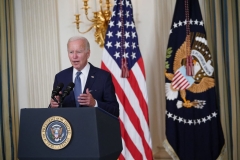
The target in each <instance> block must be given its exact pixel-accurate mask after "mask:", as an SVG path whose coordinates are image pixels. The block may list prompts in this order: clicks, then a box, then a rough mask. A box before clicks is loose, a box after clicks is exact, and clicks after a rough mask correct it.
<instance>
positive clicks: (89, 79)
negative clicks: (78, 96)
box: [83, 63, 97, 93]
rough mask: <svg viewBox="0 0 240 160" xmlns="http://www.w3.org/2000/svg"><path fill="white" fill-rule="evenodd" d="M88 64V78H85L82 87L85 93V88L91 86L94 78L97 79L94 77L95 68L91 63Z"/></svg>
mask: <svg viewBox="0 0 240 160" xmlns="http://www.w3.org/2000/svg"><path fill="white" fill-rule="evenodd" d="M89 64H90V70H89V73H88V78H87V82H86V85H85V87H84V91H83V92H84V93H86V89H87V88H89V89H90V88H91V86H92V84H93V83H94V81H95V79H97V77H96V71H97V70H96V68H95V67H94V66H93V65H92V64H91V63H89Z"/></svg>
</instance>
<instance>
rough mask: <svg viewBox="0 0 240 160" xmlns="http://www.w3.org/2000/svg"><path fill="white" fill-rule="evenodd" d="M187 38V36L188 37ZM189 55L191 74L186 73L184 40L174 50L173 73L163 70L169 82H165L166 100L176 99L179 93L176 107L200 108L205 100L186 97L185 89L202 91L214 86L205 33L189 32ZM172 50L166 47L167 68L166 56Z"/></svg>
mask: <svg viewBox="0 0 240 160" xmlns="http://www.w3.org/2000/svg"><path fill="white" fill-rule="evenodd" d="M188 38H189V37H188ZM191 42H192V48H191V57H192V61H193V76H188V75H187V74H186V61H187V60H186V58H187V54H186V48H187V46H186V45H187V43H186V41H185V42H184V43H183V44H182V45H181V47H180V48H179V49H178V50H177V51H176V54H175V57H174V62H173V73H167V72H165V76H166V78H167V79H168V80H169V81H171V83H165V89H166V98H167V100H175V99H177V97H178V95H179V93H180V97H181V99H182V101H181V100H178V101H177V104H176V106H177V108H182V107H185V108H192V107H194V108H198V109H202V108H203V107H204V105H205V104H206V101H205V100H198V99H187V98H186V94H187V92H186V90H187V91H189V92H192V93H202V92H205V91H207V90H208V89H210V88H213V87H214V86H215V82H214V78H213V72H214V68H213V66H212V60H211V59H212V57H211V54H210V51H209V48H208V46H207V40H206V38H205V34H202V33H196V34H195V35H194V36H193V33H192V34H191ZM171 53H172V50H171V48H168V50H167V57H166V69H168V68H169V63H168V58H170V57H171Z"/></svg>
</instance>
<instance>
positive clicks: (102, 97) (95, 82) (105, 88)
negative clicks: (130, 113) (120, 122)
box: [53, 63, 119, 117]
mask: <svg viewBox="0 0 240 160" xmlns="http://www.w3.org/2000/svg"><path fill="white" fill-rule="evenodd" d="M89 64H90V70H89V74H88V77H87V81H86V85H85V88H84V91H83V93H86V89H87V88H88V89H89V90H92V91H91V94H92V96H93V98H94V99H96V101H97V103H98V107H100V108H102V109H104V110H105V111H107V112H109V113H111V114H113V115H115V116H116V117H118V116H119V105H118V102H117V99H116V95H115V88H114V85H113V82H112V77H111V74H110V73H109V72H107V71H104V70H102V69H99V68H97V67H94V66H93V65H92V64H91V63H89ZM72 74H73V67H70V68H67V69H65V70H63V71H61V72H59V73H58V74H56V75H55V80H54V84H53V88H55V87H56V86H57V85H58V84H59V83H63V84H64V87H63V89H62V91H64V90H65V88H66V87H67V86H68V84H69V83H70V82H72V81H73V80H72V78H73V75H72ZM62 107H76V103H75V98H74V92H73V91H72V92H70V94H69V95H68V96H66V97H65V99H64V100H63V103H62ZM81 107H84V106H81Z"/></svg>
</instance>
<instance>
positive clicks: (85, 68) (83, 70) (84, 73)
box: [73, 63, 90, 77]
mask: <svg viewBox="0 0 240 160" xmlns="http://www.w3.org/2000/svg"><path fill="white" fill-rule="evenodd" d="M89 70H90V64H89V63H87V65H86V66H85V67H84V68H83V69H82V70H81V72H82V74H83V75H85V76H87V75H88V73H89ZM77 72H78V70H77V69H76V68H73V76H74V77H75V76H76V73H77Z"/></svg>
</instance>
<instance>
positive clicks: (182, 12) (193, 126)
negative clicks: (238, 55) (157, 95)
mask: <svg viewBox="0 0 240 160" xmlns="http://www.w3.org/2000/svg"><path fill="white" fill-rule="evenodd" d="M169 34H170V35H169V42H168V47H167V54H166V62H165V68H166V69H165V89H166V140H165V141H164V147H165V148H166V150H167V151H168V153H169V154H170V155H171V156H172V158H173V159H181V160H216V159H218V158H219V157H220V156H221V153H223V148H224V136H223V132H222V128H221V123H220V114H219V109H218V106H217V98H216V90H215V87H216V86H215V85H216V84H215V77H214V67H213V61H212V55H211V53H210V51H209V48H208V43H207V38H206V32H205V29H204V22H203V19H202V15H201V10H200V6H199V2H198V0H177V2H176V6H175V11H174V16H173V21H172V25H171V29H170V33H169Z"/></svg>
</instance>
